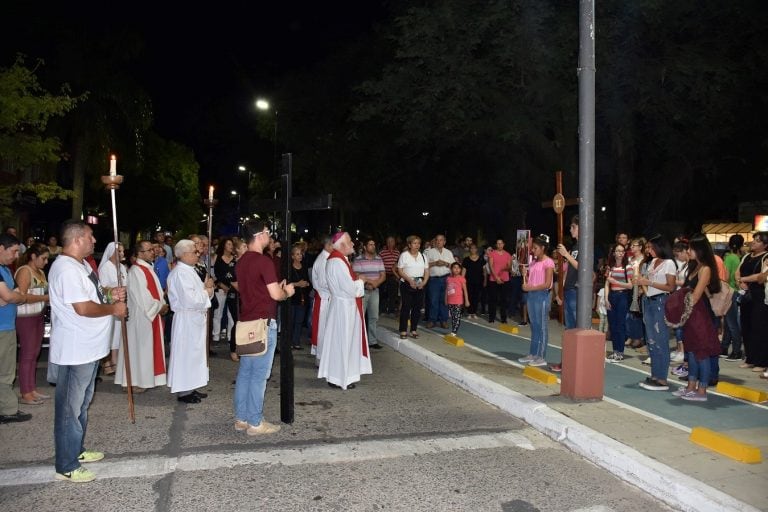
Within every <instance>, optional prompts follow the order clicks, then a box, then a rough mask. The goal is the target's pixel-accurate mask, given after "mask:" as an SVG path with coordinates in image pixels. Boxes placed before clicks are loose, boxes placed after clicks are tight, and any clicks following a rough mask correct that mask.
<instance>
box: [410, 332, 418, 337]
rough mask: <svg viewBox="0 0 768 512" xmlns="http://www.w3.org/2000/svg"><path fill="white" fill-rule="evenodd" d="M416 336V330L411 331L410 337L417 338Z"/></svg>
mask: <svg viewBox="0 0 768 512" xmlns="http://www.w3.org/2000/svg"><path fill="white" fill-rule="evenodd" d="M418 337H419V333H417V332H416V331H413V332H412V333H411V338H418Z"/></svg>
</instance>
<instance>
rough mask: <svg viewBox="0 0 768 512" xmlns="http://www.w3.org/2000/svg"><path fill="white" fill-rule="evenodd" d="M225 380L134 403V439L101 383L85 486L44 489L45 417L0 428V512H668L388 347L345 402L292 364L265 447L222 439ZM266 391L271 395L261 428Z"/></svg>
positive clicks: (230, 370)
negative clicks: (190, 399)
mask: <svg viewBox="0 0 768 512" xmlns="http://www.w3.org/2000/svg"><path fill="white" fill-rule="evenodd" d="M219 350H220V352H222V354H224V352H225V348H224V347H220V348H219ZM236 368H237V365H236V364H235V363H232V362H231V361H229V360H228V359H224V357H221V358H214V359H212V360H211V373H212V380H211V382H210V383H209V385H208V386H207V387H206V389H205V390H206V392H208V393H209V395H210V396H209V398H207V399H205V400H204V401H203V402H202V403H201V404H198V405H185V404H181V403H178V402H177V401H176V400H175V398H173V397H172V396H171V395H170V393H169V392H168V390H167V388H160V389H154V390H151V391H149V392H147V393H144V394H141V395H136V423H135V424H131V423H130V422H129V420H128V419H127V406H126V395H125V394H124V393H122V391H121V390H120V389H119V388H118V387H117V386H115V385H114V384H112V382H111V381H110V380H105V381H104V382H103V383H101V384H99V386H98V388H97V393H96V397H95V400H94V403H93V405H92V407H91V409H90V423H89V430H88V435H87V447H88V448H92V449H98V450H102V451H104V452H105V453H106V455H107V457H106V458H105V459H104V461H102V462H98V463H95V464H92V469H93V470H94V471H95V472H96V473H97V474H98V475H99V478H98V479H97V480H96V481H95V482H91V483H88V484H80V485H76V484H71V483H66V482H55V481H54V480H53V463H52V460H53V459H52V457H53V446H52V445H53V442H52V423H53V407H52V404H50V403H48V404H45V405H42V406H37V407H26V410H28V411H30V412H32V413H33V414H34V417H33V419H32V421H30V422H28V423H25V424H16V425H2V426H0V509H2V510H4V511H17V510H18V511H21V510H31V509H34V510H36V511H37V512H43V511H48V510H50V511H57V512H58V511H61V510H94V511H107V510H120V511H126V510H141V511H149V510H156V511H166V510H184V511H190V510H264V509H267V510H279V511H282V510H285V511H292V510H302V511H304V510H342V511H346V510H349V511H358V510H359V511H367V510H376V511H378V510H408V511H418V510H425V511H435V510H440V511H442V510H457V511H464V510H468V511H469V510H471V511H485V510H488V511H492V510H496V511H504V512H513V511H515V512H533V511H577V510H582V511H587V510H588V511H595V512H597V511H603V512H606V511H635V510H637V511H641V510H642V511H656V510H669V508H668V507H666V505H664V504H662V503H661V502H659V501H657V500H655V499H654V498H653V497H651V496H649V495H647V494H645V493H644V492H642V491H641V490H640V489H638V488H636V487H633V486H631V485H628V484H626V483H624V482H622V481H620V480H618V479H617V478H616V477H614V476H613V475H611V474H610V473H608V472H607V471H605V470H602V469H600V468H598V467H596V466H594V465H593V464H591V463H589V462H587V461H585V460H584V459H582V458H580V457H579V456H577V455H575V454H573V453H572V452H570V451H568V450H567V449H565V448H563V447H562V446H561V445H559V444H558V443H556V442H554V441H552V440H550V439H549V438H547V437H545V436H544V435H542V434H540V433H539V432H537V431H535V430H533V429H532V428H530V427H528V426H527V425H526V424H524V423H522V422H520V421H519V420H517V419H515V418H513V417H511V416H509V415H508V414H506V413H504V412H502V411H500V410H498V409H496V408H495V407H493V406H490V405H488V404H487V403H485V402H483V401H482V400H480V399H478V398H476V397H474V396H472V395H470V394H469V393H467V392H465V391H463V390H461V389H459V388H457V387H456V386H454V385H452V384H450V383H448V382H447V381H445V380H443V379H442V378H440V377H437V376H435V375H434V374H432V373H431V372H429V371H427V370H425V369H423V368H422V367H420V366H419V365H417V364H416V363H414V362H412V361H410V360H409V359H407V358H406V357H404V356H402V355H400V354H398V353H396V352H394V351H393V350H391V349H390V348H384V349H382V350H380V351H376V352H374V353H373V368H374V374H373V375H370V376H364V377H363V381H362V382H361V383H360V384H359V385H358V386H357V388H356V389H354V390H349V391H341V390H336V389H331V388H329V387H328V386H327V385H326V384H325V382H324V381H319V380H317V379H316V378H315V375H316V370H315V368H314V365H313V359H312V358H310V357H309V356H308V355H307V351H306V350H305V351H302V352H299V353H296V384H295V386H296V397H295V402H296V420H295V422H294V423H293V424H291V425H283V430H282V431H281V432H279V433H278V434H275V435H271V436H265V437H248V436H246V435H245V434H243V433H240V432H235V431H234V429H233V416H232V405H231V400H232V390H233V385H232V381H233V379H234V377H235V374H236ZM278 368H279V365H278V364H277V362H276V364H275V367H274V369H275V370H274V371H275V372H277V371H278ZM38 373H39V375H40V377H41V378H42V375H43V373H44V372H43V371H42V370H41V371H39V372H38ZM278 381H279V379H278V376H277V374H276V373H275V374H273V377H272V380H271V381H270V383H269V386H268V391H267V399H266V407H265V412H266V417H267V419H268V420H270V421H277V420H278V418H279V388H278ZM43 389H44V390H45V389H46V388H45V387H43ZM48 390H51V389H48ZM51 391H52V390H51Z"/></svg>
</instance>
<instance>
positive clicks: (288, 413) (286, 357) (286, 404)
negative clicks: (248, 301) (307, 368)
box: [280, 153, 294, 423]
mask: <svg viewBox="0 0 768 512" xmlns="http://www.w3.org/2000/svg"><path fill="white" fill-rule="evenodd" d="M292 168H293V155H292V154H291V153H286V154H284V155H283V178H285V181H284V194H283V195H284V197H285V228H284V230H283V233H284V236H283V241H284V244H285V245H284V246H283V260H282V267H283V276H282V277H283V278H284V279H288V276H289V273H290V268H291V180H292V174H293V172H292ZM281 307H282V315H281V316H282V327H281V333H280V420H281V421H282V422H283V423H293V419H294V410H293V409H294V408H293V382H294V379H293V350H292V348H291V335H292V332H293V321H292V318H291V317H292V316H293V309H292V308H291V307H290V301H287V300H286V301H284V302H283V303H282V304H281Z"/></svg>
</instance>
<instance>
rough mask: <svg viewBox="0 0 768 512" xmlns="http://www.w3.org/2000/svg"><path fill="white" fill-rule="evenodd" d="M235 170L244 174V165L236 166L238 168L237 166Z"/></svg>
mask: <svg viewBox="0 0 768 512" xmlns="http://www.w3.org/2000/svg"><path fill="white" fill-rule="evenodd" d="M237 170H238V171H243V172H245V171H246V170H247V169H246V168H245V166H244V165H238V166H237Z"/></svg>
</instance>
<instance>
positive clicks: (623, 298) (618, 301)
mask: <svg viewBox="0 0 768 512" xmlns="http://www.w3.org/2000/svg"><path fill="white" fill-rule="evenodd" d="M631 298H632V297H631V296H630V295H629V292H621V291H611V292H610V293H608V302H610V303H611V309H609V310H608V327H609V328H610V330H611V342H612V343H613V351H614V352H619V353H621V354H623V353H624V342H625V341H627V331H626V327H627V311H629V300H630V299H631Z"/></svg>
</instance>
